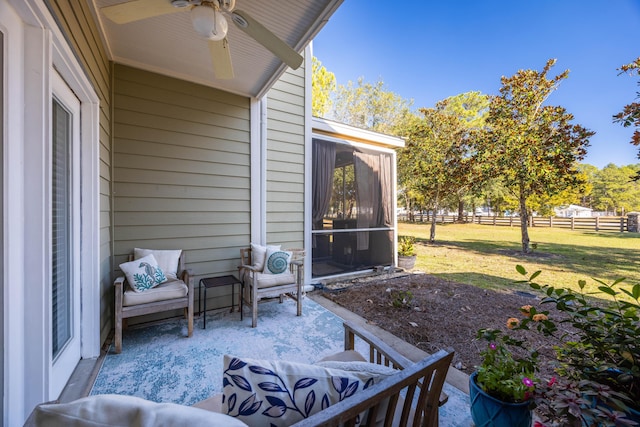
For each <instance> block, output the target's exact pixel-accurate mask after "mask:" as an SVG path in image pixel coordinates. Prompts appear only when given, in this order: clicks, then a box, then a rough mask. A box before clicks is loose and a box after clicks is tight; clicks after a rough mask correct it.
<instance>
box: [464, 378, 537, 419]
mask: <svg viewBox="0 0 640 427" xmlns="http://www.w3.org/2000/svg"><path fill="white" fill-rule="evenodd" d="M476 376H477V373H476V372H474V373H473V374H471V376H470V377H469V398H470V400H471V418H472V419H473V422H474V423H475V424H476V427H530V426H531V410H530V409H529V402H522V403H506V402H502V401H501V400H498V399H496V398H494V397H491V396H489V395H488V394H487V393H485V392H484V391H482V389H481V388H480V387H479V386H478V385H477V384H476Z"/></svg>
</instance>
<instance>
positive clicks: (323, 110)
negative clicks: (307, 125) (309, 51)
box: [311, 56, 336, 117]
mask: <svg viewBox="0 0 640 427" xmlns="http://www.w3.org/2000/svg"><path fill="white" fill-rule="evenodd" d="M311 70H312V71H311V113H312V114H313V115H314V116H316V117H325V116H326V114H327V113H328V112H329V111H330V110H331V105H332V100H331V94H332V93H333V92H335V90H336V76H335V75H334V74H333V73H332V72H330V71H327V69H326V68H325V67H324V66H323V65H322V63H321V62H320V61H319V60H318V58H316V57H315V56H314V57H313V58H311Z"/></svg>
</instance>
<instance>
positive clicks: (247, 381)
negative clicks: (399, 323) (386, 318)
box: [222, 355, 397, 426]
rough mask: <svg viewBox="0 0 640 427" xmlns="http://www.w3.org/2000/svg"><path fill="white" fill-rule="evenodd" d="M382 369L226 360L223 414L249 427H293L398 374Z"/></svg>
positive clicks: (392, 370)
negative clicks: (358, 369) (352, 369)
mask: <svg viewBox="0 0 640 427" xmlns="http://www.w3.org/2000/svg"><path fill="white" fill-rule="evenodd" d="M376 366H378V365H376ZM381 368H387V367H384V366H383V367H381ZM381 368H377V367H376V368H375V372H373V373H372V372H370V371H366V372H356V371H345V370H341V369H332V368H325V367H322V366H316V365H311V364H304V363H293V362H285V361H270V360H255V359H240V358H235V357H231V356H227V355H225V356H224V367H223V372H224V377H223V390H222V393H223V400H222V413H223V414H228V415H231V416H233V417H236V418H238V419H240V420H242V421H243V422H245V423H247V424H249V425H251V426H270V425H273V426H289V425H291V424H293V423H296V422H298V421H300V420H302V419H304V418H308V417H309V416H311V415H313V414H315V413H316V412H318V411H321V410H322V409H325V408H327V407H329V406H330V405H332V404H334V403H337V402H340V401H342V400H343V399H347V398H349V397H351V396H353V395H354V394H355V393H357V392H359V391H362V390H364V389H366V388H368V387H370V386H371V385H373V384H374V383H377V382H379V381H381V380H382V379H384V378H386V377H388V376H389V375H393V374H394V373H396V372H397V371H396V370H394V369H391V368H387V370H386V371H384V372H383V370H382V369H381ZM371 369H374V368H371ZM362 421H364V420H362Z"/></svg>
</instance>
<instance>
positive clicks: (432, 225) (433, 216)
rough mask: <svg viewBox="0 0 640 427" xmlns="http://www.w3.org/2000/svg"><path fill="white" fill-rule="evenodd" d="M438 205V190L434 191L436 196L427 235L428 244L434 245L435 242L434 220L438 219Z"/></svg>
mask: <svg viewBox="0 0 640 427" xmlns="http://www.w3.org/2000/svg"><path fill="white" fill-rule="evenodd" d="M439 204H440V188H439V187H438V189H437V190H436V195H435V197H434V198H433V211H432V212H431V233H430V234H429V242H430V243H434V242H435V241H436V219H437V218H438V215H437V212H438V205H439Z"/></svg>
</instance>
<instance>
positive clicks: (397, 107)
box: [331, 77, 413, 135]
mask: <svg viewBox="0 0 640 427" xmlns="http://www.w3.org/2000/svg"><path fill="white" fill-rule="evenodd" d="M412 104H413V100H406V99H404V98H402V97H401V96H400V95H397V94H395V93H393V92H390V91H387V90H386V89H385V86H384V82H383V81H382V80H379V81H378V82H377V83H375V84H371V83H366V82H365V81H364V78H363V77H360V78H359V79H358V82H357V83H353V82H352V81H349V82H348V83H347V85H346V86H345V85H338V88H337V91H336V95H335V99H334V102H333V110H332V114H331V116H332V117H333V118H334V119H335V120H337V121H339V122H341V123H346V124H349V125H352V126H356V127H359V128H361V129H369V130H373V131H376V132H381V133H386V134H390V135H397V134H398V129H401V128H403V127H404V125H403V123H404V122H405V121H406V120H407V119H408V117H409V116H410V115H411V106H412Z"/></svg>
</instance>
